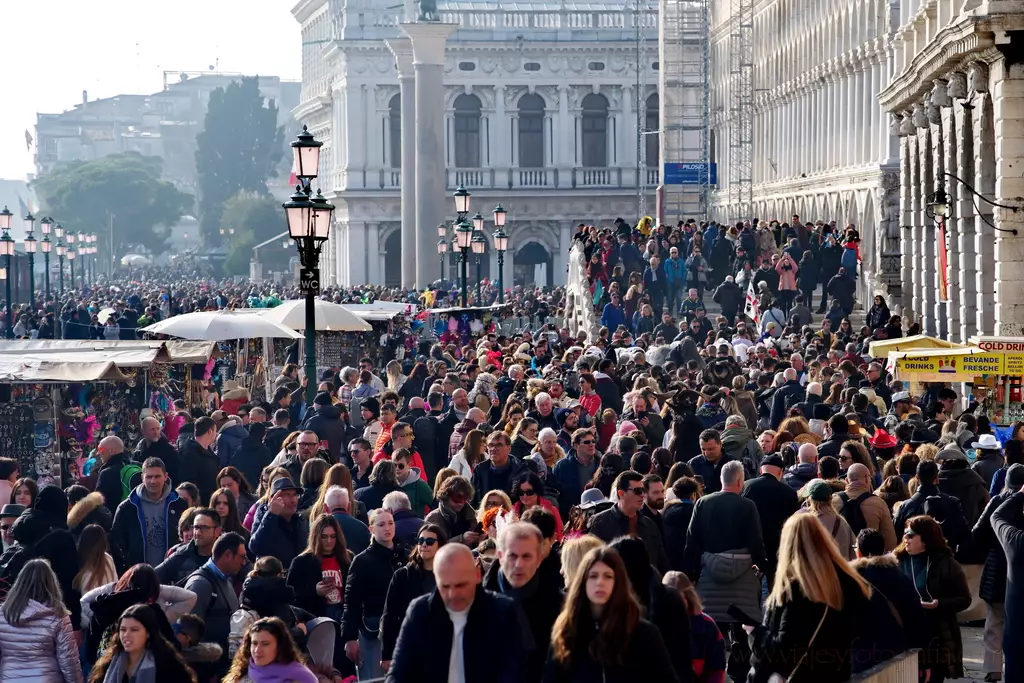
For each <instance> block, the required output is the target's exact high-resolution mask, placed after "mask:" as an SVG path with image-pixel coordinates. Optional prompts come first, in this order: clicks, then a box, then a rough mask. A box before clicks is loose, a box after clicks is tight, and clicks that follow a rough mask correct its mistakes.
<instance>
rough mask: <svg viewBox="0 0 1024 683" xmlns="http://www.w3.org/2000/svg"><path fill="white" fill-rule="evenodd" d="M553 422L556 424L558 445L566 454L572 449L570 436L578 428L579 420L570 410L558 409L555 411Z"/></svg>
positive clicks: (573, 411)
mask: <svg viewBox="0 0 1024 683" xmlns="http://www.w3.org/2000/svg"><path fill="white" fill-rule="evenodd" d="M555 422H557V423H558V425H559V427H560V429H559V430H558V434H557V436H558V445H559V446H561V447H562V450H563V451H565V452H566V453H568V452H569V449H570V448H572V434H573V432H575V431H576V428H577V427H579V424H580V418H579V415H578V414H577V413H576V411H575V410H573V409H572V408H559V409H558V410H556V411H555Z"/></svg>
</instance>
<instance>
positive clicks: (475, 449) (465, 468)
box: [448, 429, 487, 479]
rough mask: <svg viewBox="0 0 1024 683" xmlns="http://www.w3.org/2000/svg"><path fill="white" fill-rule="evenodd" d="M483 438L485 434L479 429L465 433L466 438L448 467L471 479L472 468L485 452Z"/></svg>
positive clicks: (485, 446)
mask: <svg viewBox="0 0 1024 683" xmlns="http://www.w3.org/2000/svg"><path fill="white" fill-rule="evenodd" d="M485 439H486V435H485V434H484V433H483V432H482V431H481V430H479V429H471V430H470V431H469V433H468V434H466V440H465V441H463V442H462V448H460V449H459V452H458V453H456V454H455V457H454V458H452V461H451V462H450V463H449V464H448V467H450V468H452V469H453V470H455V472H456V473H457V474H460V475H462V476H463V477H465V478H466V479H472V478H473V470H474V469H476V466H477V463H479V462H481V461H482V460H483V459H484V456H485V453H486V449H487V444H486V443H485Z"/></svg>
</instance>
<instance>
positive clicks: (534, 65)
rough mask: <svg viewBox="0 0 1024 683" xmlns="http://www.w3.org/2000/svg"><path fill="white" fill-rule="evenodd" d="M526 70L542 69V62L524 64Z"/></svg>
mask: <svg viewBox="0 0 1024 683" xmlns="http://www.w3.org/2000/svg"><path fill="white" fill-rule="evenodd" d="M523 69H524V70H525V71H540V62H527V63H526V64H523Z"/></svg>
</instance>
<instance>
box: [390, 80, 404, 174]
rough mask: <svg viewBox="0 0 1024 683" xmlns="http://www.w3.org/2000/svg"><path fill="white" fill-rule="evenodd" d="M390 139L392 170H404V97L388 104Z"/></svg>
mask: <svg viewBox="0 0 1024 683" xmlns="http://www.w3.org/2000/svg"><path fill="white" fill-rule="evenodd" d="M388 137H389V138H390V140H391V168H402V96H401V95H395V96H394V97H392V98H391V102H389V103H388Z"/></svg>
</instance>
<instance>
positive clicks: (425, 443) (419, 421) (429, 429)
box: [412, 413, 448, 481]
mask: <svg viewBox="0 0 1024 683" xmlns="http://www.w3.org/2000/svg"><path fill="white" fill-rule="evenodd" d="M440 415H441V414H440V413H430V414H428V415H423V416H422V417H418V418H416V419H415V420H414V421H413V423H412V434H413V437H414V438H415V443H416V450H417V451H419V454H420V459H421V460H423V467H425V468H426V470H427V471H426V472H425V473H424V474H425V475H426V477H427V481H434V477H435V476H437V473H438V471H439V470H440V469H441V468H442V467H443V466H444V465H447V464H448V462H447V460H448V445H447V444H445V448H444V449H443V450H442V449H440V448H439V447H438V443H437V433H438V424H437V418H438V417H440ZM442 452H443V453H444V455H443V457H442V456H441V455H440V454H441V453H442ZM439 460H444V461H445V462H444V464H443V465H442V464H441V462H439Z"/></svg>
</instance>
